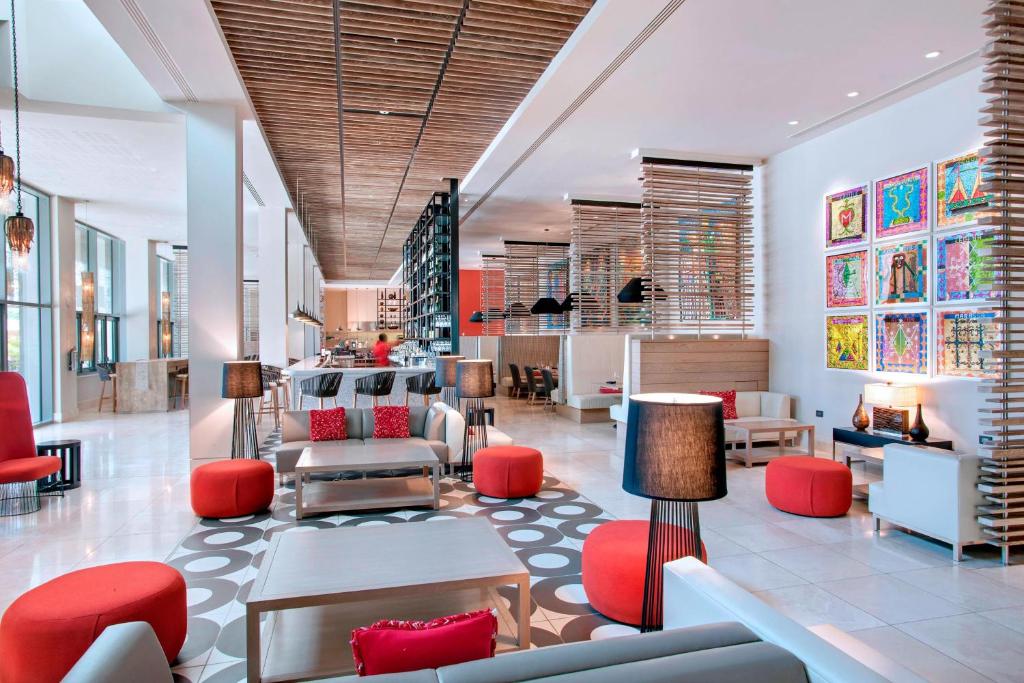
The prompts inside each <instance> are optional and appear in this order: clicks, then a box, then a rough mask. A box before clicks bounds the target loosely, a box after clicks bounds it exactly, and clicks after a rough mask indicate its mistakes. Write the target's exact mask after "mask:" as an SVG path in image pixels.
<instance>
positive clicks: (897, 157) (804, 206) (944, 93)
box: [763, 70, 984, 451]
mask: <svg viewBox="0 0 1024 683" xmlns="http://www.w3.org/2000/svg"><path fill="white" fill-rule="evenodd" d="M981 76H982V74H981V71H980V70H975V71H971V72H969V73H967V74H964V75H961V76H958V77H956V78H953V79H951V80H949V81H946V82H945V83H943V84H941V85H939V86H936V87H935V88H932V89H930V90H927V91H924V92H922V93H920V94H917V95H914V96H913V97H910V98H908V99H906V100H903V101H901V102H899V103H897V104H894V105H892V106H891V107H888V108H886V109H883V110H881V111H879V112H876V113H874V114H872V115H870V116H868V117H865V118H863V119H861V120H859V121H856V122H854V123H851V124H849V125H847V126H844V127H843V128H840V129H837V130H835V131H833V132H831V133H828V134H826V135H823V136H821V137H819V138H816V139H814V140H811V141H809V142H806V143H804V144H802V145H799V146H797V147H794V148H792V149H790V150H787V151H786V152H783V153H781V154H778V155H776V156H774V157H772V158H771V159H769V160H768V163H767V165H766V166H765V168H764V199H765V204H764V216H763V218H764V222H763V224H764V226H765V227H764V240H763V246H764V262H765V270H764V276H765V277H764V290H763V291H764V295H765V296H764V307H765V310H764V324H765V334H766V336H767V337H768V338H769V339H770V340H771V388H772V390H773V391H780V392H785V393H788V394H792V395H793V396H794V397H795V399H796V402H795V410H796V415H795V417H797V418H799V419H801V420H805V421H809V422H812V423H814V424H815V425H816V426H817V427H818V440H819V444H821V443H828V442H829V441H831V432H830V428H831V427H833V426H846V427H848V426H850V418H851V416H852V415H853V411H854V408H855V407H856V405H857V394H858V393H860V392H861V391H862V390H863V387H864V384H865V383H867V382H873V381H882V380H891V381H897V382H906V383H915V384H920V385H921V386H922V388H923V403H924V407H925V421H926V422H927V424H928V426H929V427H930V428H931V432H932V435H933V436H942V437H951V438H953V439H954V441H955V445H956V447H957V448H958V449H962V450H967V451H973V450H974V448H975V446H976V445H977V443H978V431H979V429H978V426H977V421H978V417H977V409H978V407H979V405H980V403H981V401H980V399H979V395H978V390H977V386H976V383H977V381H976V380H963V379H951V378H945V377H943V378H937V377H931V378H929V377H925V376H923V375H921V376H918V375H904V374H893V373H884V374H880V373H872V372H853V371H843V370H826V369H825V310H824V306H825V304H824V291H825V273H824V248H825V247H824V241H825V240H824V225H823V215H824V196H825V195H826V194H829V193H831V192H835V191H838V190H842V189H847V188H850V187H854V186H856V185H860V184H863V183H869V182H871V181H873V180H876V179H879V178H884V177H887V176H890V175H893V174H896V173H899V172H902V171H906V170H910V169H913V168H918V167H920V166H923V165H925V164H929V165H930V164H931V163H932V162H934V161H936V160H940V159H944V158H948V157H950V156H953V155H955V154H958V153H961V152H964V151H967V150H970V149H974V148H976V147H979V146H980V143H981V140H982V137H981V129H980V128H979V127H978V125H977V120H978V118H979V115H978V110H979V109H980V107H981V106H982V105H983V104H984V98H983V97H982V95H980V94H979V92H978V88H979V85H980V82H981ZM933 175H934V169H930V170H929V176H930V180H929V182H930V183H933V182H934V178H932V177H931V176H933ZM929 211H930V213H931V212H933V207H932V205H931V203H930V207H929ZM929 261H930V263H929V267H930V268H931V266H932V263H931V262H932V261H933V258H932V257H931V256H930V257H929ZM931 317H932V316H929V319H930V320H929V325H930V326H931V329H930V330H929V343H932V342H934V339H933V337H934V321H933V320H931ZM815 410H823V411H824V417H823V418H815V416H814V413H815Z"/></svg>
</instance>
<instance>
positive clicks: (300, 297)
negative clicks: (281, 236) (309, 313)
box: [286, 214, 306, 359]
mask: <svg viewBox="0 0 1024 683" xmlns="http://www.w3.org/2000/svg"><path fill="white" fill-rule="evenodd" d="M305 250H306V240H305V236H304V235H303V234H302V228H301V227H299V221H298V219H297V218H296V217H295V215H294V214H291V215H289V216H288V272H287V295H286V296H287V297H288V301H287V305H288V311H289V312H291V311H292V310H293V309H294V308H295V307H297V306H299V305H300V304H304V303H305V298H306V293H305V284H304V281H305V261H304V259H303V255H304V253H305ZM305 330H306V326H305V325H303V324H302V323H300V322H299V321H297V320H292V319H291V318H289V319H288V357H289V358H300V359H301V358H305V357H306V331H305Z"/></svg>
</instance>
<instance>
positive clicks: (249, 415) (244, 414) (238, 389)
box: [220, 360, 263, 460]
mask: <svg viewBox="0 0 1024 683" xmlns="http://www.w3.org/2000/svg"><path fill="white" fill-rule="evenodd" d="M220 395H221V396H222V397H223V398H232V399H234V400H235V426H234V429H233V431H232V433H231V457H232V458H250V459H252V460H259V458H260V447H259V444H258V443H257V441H256V417H255V413H254V412H253V406H252V400H253V399H254V398H257V397H259V396H262V395H263V372H262V369H261V367H260V362H259V361H255V360H232V361H228V362H226V363H224V382H223V384H222V385H221V392H220Z"/></svg>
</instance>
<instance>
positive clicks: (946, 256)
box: [935, 229, 996, 303]
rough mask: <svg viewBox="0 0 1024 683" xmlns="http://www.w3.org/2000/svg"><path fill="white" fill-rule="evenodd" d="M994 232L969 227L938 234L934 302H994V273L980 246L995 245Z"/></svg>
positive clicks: (936, 240) (936, 238) (936, 237)
mask: <svg viewBox="0 0 1024 683" xmlns="http://www.w3.org/2000/svg"><path fill="white" fill-rule="evenodd" d="M992 240H993V232H992V231H991V230H986V229H975V230H967V231H964V232H955V233H951V234H947V235H936V236H935V301H936V303H938V302H942V301H991V300H993V299H995V298H996V296H995V295H994V294H993V293H992V292H991V291H990V290H989V288H990V287H991V285H992V283H993V280H994V275H993V272H992V269H991V267H990V266H989V264H988V260H987V259H985V258H984V257H982V255H981V251H980V250H981V249H983V248H985V247H989V246H991V245H992Z"/></svg>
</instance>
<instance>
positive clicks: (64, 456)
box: [36, 439, 82, 491]
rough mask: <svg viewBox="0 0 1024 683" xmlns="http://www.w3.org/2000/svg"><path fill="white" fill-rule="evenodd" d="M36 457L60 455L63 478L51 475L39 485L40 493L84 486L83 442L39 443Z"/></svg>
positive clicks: (72, 440) (64, 440) (67, 440)
mask: <svg viewBox="0 0 1024 683" xmlns="http://www.w3.org/2000/svg"><path fill="white" fill-rule="evenodd" d="M36 455H58V456H60V461H61V474H62V477H61V478H58V477H57V475H56V474H52V475H50V476H49V477H48V478H47V479H46V480H45V481H43V482H42V483H41V484H40V485H39V490H40V491H67V490H70V489H77V488H78V487H79V486H81V485H82V442H81V441H79V440H78V439H63V440H61V441H43V442H42V443H37V444H36Z"/></svg>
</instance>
